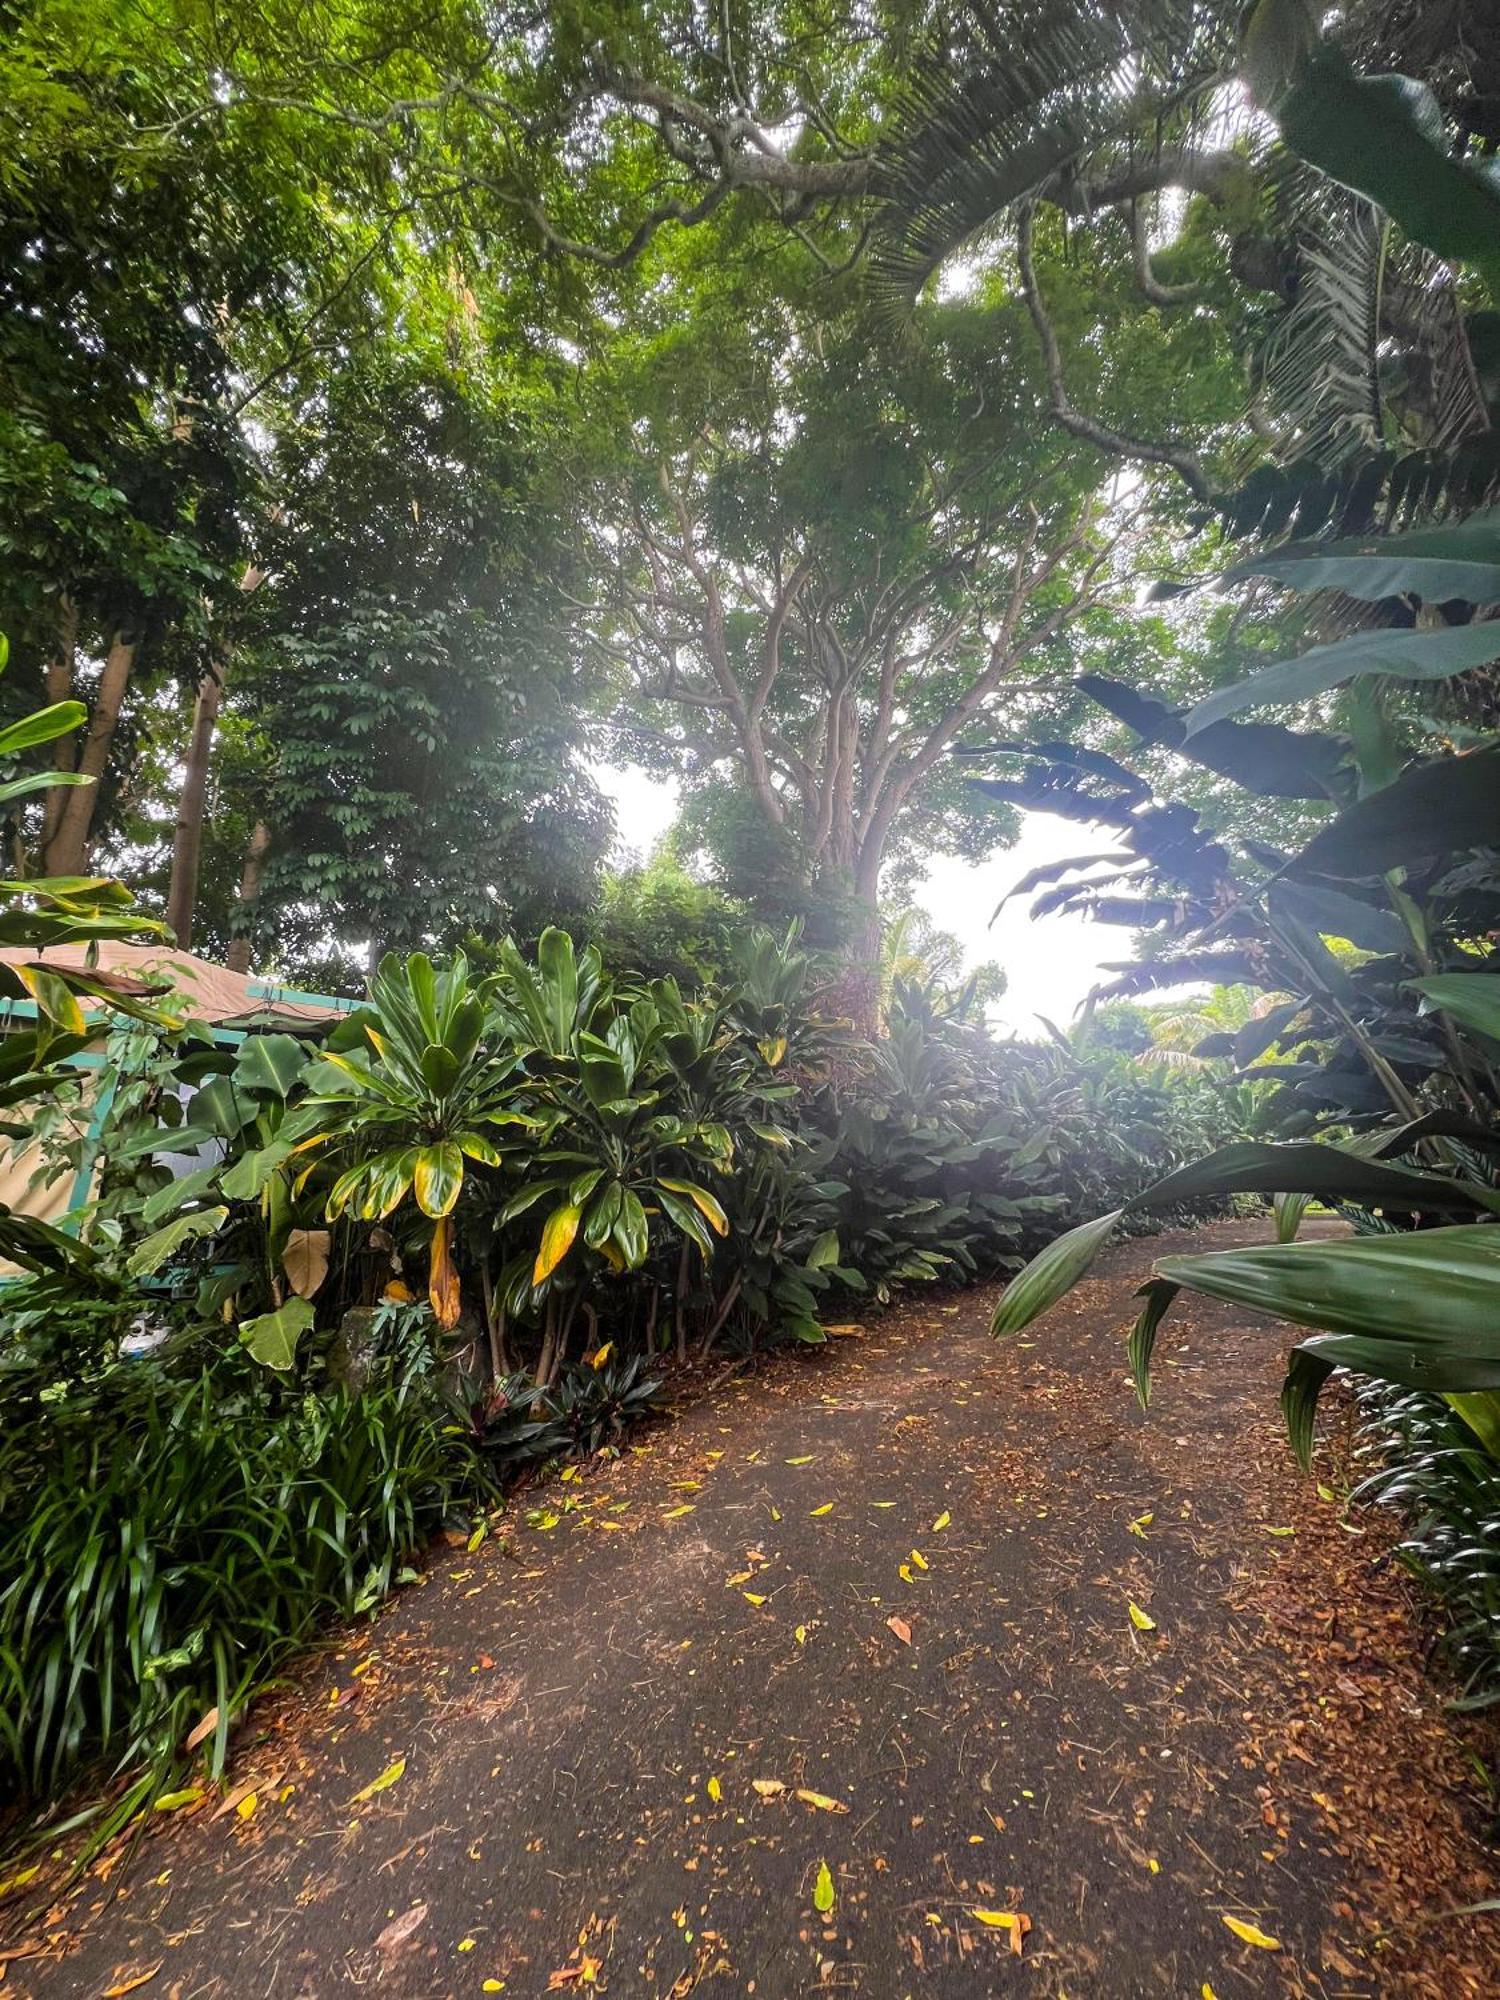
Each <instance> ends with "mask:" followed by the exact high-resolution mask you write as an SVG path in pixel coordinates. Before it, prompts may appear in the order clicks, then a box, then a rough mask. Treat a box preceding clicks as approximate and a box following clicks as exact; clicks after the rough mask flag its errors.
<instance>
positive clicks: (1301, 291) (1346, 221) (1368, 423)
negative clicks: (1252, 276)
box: [1261, 201, 1390, 468]
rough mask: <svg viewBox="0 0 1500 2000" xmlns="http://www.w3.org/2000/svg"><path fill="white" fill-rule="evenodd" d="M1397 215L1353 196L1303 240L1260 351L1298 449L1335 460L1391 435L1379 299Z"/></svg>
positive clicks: (1362, 453)
mask: <svg viewBox="0 0 1500 2000" xmlns="http://www.w3.org/2000/svg"><path fill="white" fill-rule="evenodd" d="M1389 257H1390V224H1389V222H1387V220H1386V219H1385V217H1384V216H1382V215H1381V214H1380V213H1379V211H1378V210H1376V209H1375V208H1373V207H1372V206H1371V205H1370V204H1369V203H1368V202H1363V201H1355V202H1352V203H1351V204H1350V205H1349V207H1348V208H1347V209H1346V210H1345V211H1344V212H1343V213H1342V214H1336V215H1334V216H1333V217H1331V218H1329V219H1328V222H1327V223H1326V225H1325V226H1324V227H1323V228H1322V229H1321V230H1320V231H1319V233H1318V235H1317V236H1316V237H1314V238H1312V239H1310V240H1307V241H1304V243H1303V244H1302V246H1301V252H1300V255H1299V257H1298V262H1297V281H1298V282H1297V295H1296V298H1295V300H1294V302H1293V303H1292V305H1291V306H1290V307H1289V308H1288V310H1287V311H1286V313H1285V314H1284V315H1283V316H1282V317H1281V319H1280V320H1279V321H1278V323H1277V325H1276V327H1275V330H1274V332H1273V333H1272V336H1271V338H1270V340H1269V341H1268V343H1267V346H1266V349H1265V352H1264V354H1263V356H1262V360H1261V379H1262V384H1263V387H1264V392H1265V394H1266V397H1267V400H1268V401H1269V402H1270V404H1271V406H1272V408H1273V409H1274V410H1275V411H1276V413H1277V415H1278V416H1279V417H1280V418H1281V419H1282V421H1283V422H1284V423H1285V424H1286V425H1287V427H1288V432H1289V435H1290V436H1291V437H1292V438H1294V439H1295V440H1296V455H1297V456H1298V457H1299V458H1307V459H1311V460H1313V461H1314V462H1315V463H1317V464H1319V465H1323V466H1327V467H1329V468H1337V467H1339V466H1341V465H1344V464H1346V463H1348V462H1349V461H1351V460H1353V459H1356V458H1361V457H1367V456H1368V455H1369V454H1370V453H1371V452H1373V451H1376V450H1378V449H1379V448H1380V447H1381V445H1382V444H1383V442H1384V435H1383V433H1384V423H1385V413H1384V400H1383V397H1382V393H1381V383H1380V337H1381V306H1382V298H1383V293H1384V288H1385V281H1386V271H1387V265H1388V262H1389Z"/></svg>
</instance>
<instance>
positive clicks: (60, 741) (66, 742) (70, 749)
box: [41, 591, 78, 867]
mask: <svg viewBox="0 0 1500 2000" xmlns="http://www.w3.org/2000/svg"><path fill="white" fill-rule="evenodd" d="M77 665H78V606H77V605H76V604H75V603H74V602H73V600H72V598H71V597H70V596H69V595H68V593H67V591H64V592H63V594H62V596H61V597H60V598H59V599H58V604H57V651H56V652H55V653H54V654H53V655H52V658H51V659H50V660H48V662H47V705H48V707H49V708H50V707H51V706H52V705H53V703H55V702H59V701H71V700H72V699H73V676H74V673H75V671H76V669H77ZM77 765H78V745H77V743H76V742H75V741H74V739H73V737H72V736H71V735H69V736H59V737H58V738H57V740H56V742H55V743H54V744H53V745H52V768H53V770H55V771H72V770H75V769H76V768H77ZM67 798H68V787H67V786H66V785H57V786H55V787H54V788H53V789H52V790H51V791H50V792H46V793H44V794H43V797H42V838H41V850H42V854H43V857H45V855H46V852H47V849H48V847H49V846H50V845H51V843H52V839H53V837H54V835H55V834H56V832H57V829H58V825H59V823H60V822H61V820H62V812H63V807H64V805H65V804H66V803H67ZM42 865H43V866H44V867H45V866H46V862H45V858H44V860H43V864H42Z"/></svg>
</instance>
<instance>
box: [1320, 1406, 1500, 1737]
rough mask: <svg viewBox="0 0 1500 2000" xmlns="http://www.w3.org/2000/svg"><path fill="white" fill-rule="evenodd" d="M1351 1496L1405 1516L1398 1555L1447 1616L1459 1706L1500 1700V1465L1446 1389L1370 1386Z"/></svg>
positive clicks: (1446, 1644)
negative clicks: (1363, 1468)
mask: <svg viewBox="0 0 1500 2000" xmlns="http://www.w3.org/2000/svg"><path fill="white" fill-rule="evenodd" d="M1359 1402H1360V1417H1361V1430H1360V1441H1359V1447H1358V1454H1359V1457H1360V1458H1362V1459H1363V1460H1364V1461H1365V1463H1366V1464H1367V1465H1370V1466H1372V1467H1373V1469H1372V1470H1371V1471H1369V1472H1368V1473H1367V1475H1366V1476H1365V1478H1364V1479H1362V1480H1361V1482H1360V1484H1359V1485H1358V1486H1356V1487H1355V1489H1354V1493H1353V1495H1352V1498H1353V1499H1355V1500H1366V1501H1370V1502H1372V1503H1374V1504H1376V1505H1380V1506H1385V1507H1390V1508H1393V1509H1395V1510H1396V1511H1397V1512H1398V1513H1399V1514H1401V1515H1402V1516H1403V1517H1404V1519H1405V1527H1404V1531H1403V1533H1402V1537H1401V1540H1400V1542H1399V1543H1398V1544H1397V1548H1396V1557H1397V1560H1398V1561H1400V1562H1401V1563H1403V1564H1404V1565H1405V1567H1406V1568H1407V1569H1409V1570H1410V1571H1411V1573H1412V1574H1413V1575H1414V1576H1415V1577H1416V1578H1417V1579H1418V1580H1419V1581H1420V1582H1421V1583H1422V1584H1423V1585H1424V1586H1425V1587H1426V1588H1427V1589H1428V1590H1429V1591H1431V1592H1432V1594H1433V1596H1434V1597H1435V1598H1436V1599H1437V1600H1438V1602H1439V1604H1440V1605H1441V1607H1442V1609H1443V1612H1444V1614H1445V1622H1444V1629H1443V1632H1442V1639H1441V1645H1442V1651H1443V1654H1444V1657H1445V1660H1446V1663H1447V1666H1448V1668H1449V1671H1450V1672H1451V1673H1452V1674H1453V1676H1454V1678H1455V1679H1456V1680H1457V1681H1458V1683H1459V1686H1460V1690H1461V1692H1460V1695H1459V1697H1458V1699H1459V1705H1461V1706H1463V1707H1469V1708H1481V1707H1488V1706H1490V1705H1491V1704H1492V1703H1494V1702H1496V1701H1500V1463H1497V1461H1496V1459H1495V1456H1494V1454H1493V1453H1492V1452H1490V1451H1487V1450H1486V1449H1485V1447H1484V1445H1483V1444H1481V1442H1480V1441H1479V1439H1478V1438H1477V1437H1476V1436H1475V1434H1474V1432H1473V1430H1472V1429H1471V1428H1470V1426H1469V1425H1468V1424H1467V1423H1465V1422H1464V1420H1463V1418H1462V1417H1460V1416H1459V1415H1458V1413H1457V1412H1456V1411H1455V1410H1454V1409H1453V1408H1452V1407H1451V1405H1450V1404H1448V1403H1446V1402H1444V1401H1443V1399H1442V1397H1440V1396H1432V1395H1427V1394H1424V1393H1423V1392H1421V1391H1407V1392H1401V1391H1398V1390H1394V1389H1390V1388H1385V1387H1382V1386H1380V1385H1377V1384H1371V1385H1370V1386H1369V1387H1368V1388H1367V1389H1366V1390H1365V1392H1364V1393H1363V1394H1362V1395H1361V1397H1360V1399H1359Z"/></svg>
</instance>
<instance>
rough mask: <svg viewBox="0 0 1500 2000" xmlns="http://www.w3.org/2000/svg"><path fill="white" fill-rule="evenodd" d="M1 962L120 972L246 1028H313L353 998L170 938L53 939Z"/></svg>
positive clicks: (221, 1021)
mask: <svg viewBox="0 0 1500 2000" xmlns="http://www.w3.org/2000/svg"><path fill="white" fill-rule="evenodd" d="M91 950H92V953H93V956H92V957H91V956H90V952H91ZM5 965H57V966H68V967H71V968H72V969H73V970H74V971H80V972H81V971H85V970H95V969H97V970H98V971H101V972H108V973H123V974H125V975H126V976H127V977H129V978H132V979H137V980H139V981H140V982H141V983H142V985H143V986H156V987H161V986H169V987H171V988H172V989H173V991H174V992H175V993H177V994H178V995H180V996H181V998H182V1000H183V1001H184V1002H185V1003H186V1012H187V1013H188V1014H189V1015H190V1016H191V1017H192V1018H193V1019H194V1020H195V1021H205V1022H207V1023H208V1025H209V1026H210V1027H215V1028H232V1029H239V1030H241V1031H242V1032H244V1033H247V1034H248V1033H254V1032H255V1031H257V1030H259V1031H260V1032H262V1033H273V1032H279V1033H281V1034H291V1035H295V1034H308V1033H315V1032H316V1031H317V1030H318V1029H320V1028H326V1027H328V1026H329V1025H330V1023H331V1022H333V1021H336V1020H337V1019H338V1017H339V1015H340V1014H347V1013H348V1012H349V1010H350V1008H351V1007H353V1006H354V1005H355V1004H356V1003H355V1002H354V1001H353V1000H335V999H332V998H330V997H329V996H328V995H327V994H323V993H299V992H297V991H296V990H295V989H294V988H292V987H289V986H279V985H277V983H276V982H275V981H274V980H271V979H258V978H256V977H255V976H254V975H252V974H249V973H244V972H231V971H230V970H229V967H228V966H227V965H215V964H214V963H213V962H212V961H211V960H210V959H206V958H198V957H196V956H195V955H194V954H193V953H192V952H190V951H179V950H178V949H177V947H176V945H173V944H131V943H123V942H113V943H101V944H96V945H94V946H92V947H90V946H89V945H86V944H55V945H47V946H46V947H45V948H43V949H42V950H35V949H33V950H30V951H26V950H21V949H14V950H9V951H0V966H5ZM85 1006H86V1007H87V1003H85ZM3 1019H4V1002H3V1001H0V1023H3Z"/></svg>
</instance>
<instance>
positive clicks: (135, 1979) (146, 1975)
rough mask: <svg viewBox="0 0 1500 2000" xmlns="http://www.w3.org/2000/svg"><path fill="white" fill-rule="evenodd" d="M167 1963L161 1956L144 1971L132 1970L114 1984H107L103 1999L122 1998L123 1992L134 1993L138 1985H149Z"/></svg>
mask: <svg viewBox="0 0 1500 2000" xmlns="http://www.w3.org/2000/svg"><path fill="white" fill-rule="evenodd" d="M165 1964H166V1960H165V1959H164V1958H159V1959H158V1960H157V1961H156V1963H155V1965H148V1966H147V1967H146V1969H145V1971H144V1972H132V1973H130V1974H129V1975H128V1976H127V1977H126V1978H124V1979H121V1980H120V1981H118V1983H117V1984H115V1985H114V1986H106V1987H105V1989H104V1995H103V2000H121V1995H122V1994H126V1993H134V1991H135V1989H136V1988H137V1987H138V1986H149V1985H150V1984H151V1981H152V1980H153V1979H154V1978H155V1977H156V1975H157V1973H158V1972H160V1971H161V1969H162V1967H163V1966H164V1965H165Z"/></svg>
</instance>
